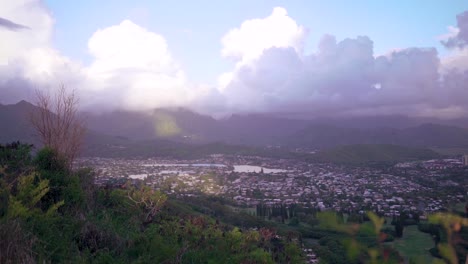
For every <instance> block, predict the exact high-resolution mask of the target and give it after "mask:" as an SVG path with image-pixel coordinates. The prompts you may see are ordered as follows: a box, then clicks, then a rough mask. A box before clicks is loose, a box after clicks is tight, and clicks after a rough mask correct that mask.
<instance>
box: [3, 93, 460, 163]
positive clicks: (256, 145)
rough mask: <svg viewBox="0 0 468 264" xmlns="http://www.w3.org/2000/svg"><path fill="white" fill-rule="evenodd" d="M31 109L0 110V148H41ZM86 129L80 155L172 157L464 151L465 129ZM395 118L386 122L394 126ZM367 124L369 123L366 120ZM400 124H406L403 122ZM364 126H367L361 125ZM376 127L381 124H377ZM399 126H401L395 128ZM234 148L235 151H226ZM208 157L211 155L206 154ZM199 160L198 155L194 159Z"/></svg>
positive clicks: (250, 121) (177, 119) (237, 120)
mask: <svg viewBox="0 0 468 264" xmlns="http://www.w3.org/2000/svg"><path fill="white" fill-rule="evenodd" d="M33 111H37V109H36V106H34V105H32V104H30V103H28V102H26V101H21V102H19V103H17V104H14V105H0V124H4V125H2V130H1V131H0V143H6V142H12V141H16V140H20V141H24V142H31V143H34V144H35V145H37V146H40V143H39V141H38V139H37V137H35V135H34V131H33V129H32V127H31V125H30V124H29V120H28V119H29V114H30V113H31V112H33ZM84 116H85V118H86V122H87V125H88V127H89V129H88V132H87V134H86V138H85V147H84V149H83V153H84V154H85V155H93V156H96V155H104V156H109V155H110V156H118V155H120V154H119V153H121V152H122V151H126V152H127V155H130V153H131V155H148V154H154V155H171V156H174V157H176V156H178V154H180V153H181V152H185V153H188V152H192V153H193V152H195V153H199V154H201V153H208V152H212V153H225V152H226V153H239V152H245V151H247V152H248V153H252V150H254V152H255V151H257V150H256V149H264V148H265V147H268V146H281V147H282V149H283V151H284V150H287V149H294V148H305V149H328V148H334V147H338V146H343V145H356V144H392V145H401V146H407V147H419V148H437V149H442V150H443V149H446V148H451V149H453V148H467V147H468V129H466V128H462V127H456V126H449V125H442V124H434V123H425V124H420V125H417V126H411V127H399V128H396V127H380V126H378V127H376V126H370V125H369V124H367V123H366V122H365V121H363V120H367V119H363V118H361V119H359V123H360V124H362V126H356V125H357V124H353V123H352V122H351V120H347V121H346V122H345V121H344V120H342V119H340V121H342V123H340V124H337V123H335V121H336V122H337V120H329V121H328V122H325V121H324V120H322V121H320V122H321V123H317V122H316V121H310V120H292V119H287V118H278V117H272V116H265V115H233V116H231V117H229V118H226V119H221V120H217V119H214V118H212V117H210V116H206V115H201V114H197V113H194V112H192V111H189V110H187V109H181V108H178V109H156V110H154V111H152V112H147V113H143V112H128V111H119V112H111V113H105V114H101V115H95V114H89V113H88V114H84ZM397 119H398V118H396V117H395V118H393V119H389V120H390V121H392V122H393V123H394V124H397V123H398V122H397ZM369 120H371V119H369ZM402 123H405V124H409V123H410V121H408V119H407V118H406V119H405V118H404V119H402ZM366 124H367V125H366ZM379 124H380V122H379ZM400 125H401V124H400ZM230 145H234V146H230ZM209 154H210V153H209ZM197 155H198V154H197Z"/></svg>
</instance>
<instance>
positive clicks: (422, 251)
mask: <svg viewBox="0 0 468 264" xmlns="http://www.w3.org/2000/svg"><path fill="white" fill-rule="evenodd" d="M393 247H394V248H395V249H396V250H398V252H400V254H401V255H402V256H404V257H406V258H408V259H413V260H418V261H420V262H421V263H430V262H431V261H432V259H433V257H432V256H431V255H430V253H429V250H430V249H431V248H432V247H434V242H433V241H432V237H431V236H430V235H428V234H425V233H422V232H420V231H419V230H418V227H417V226H414V225H413V226H407V227H405V229H404V232H403V237H402V238H401V239H396V240H395V241H394V242H393Z"/></svg>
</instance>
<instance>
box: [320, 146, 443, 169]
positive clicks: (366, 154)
mask: <svg viewBox="0 0 468 264" xmlns="http://www.w3.org/2000/svg"><path fill="white" fill-rule="evenodd" d="M439 157H440V155H439V154H437V153H436V152H434V151H432V150H430V149H423V148H412V147H404V146H398V145H387V144H359V145H347V146H340V147H336V148H333V149H329V150H323V151H320V152H318V153H317V154H316V155H315V156H314V157H313V159H314V160H316V161H320V162H333V163H339V164H349V165H364V164H367V165H368V164H369V163H370V164H372V163H374V164H392V163H396V162H401V161H411V160H425V159H426V160H427V159H433V158H439Z"/></svg>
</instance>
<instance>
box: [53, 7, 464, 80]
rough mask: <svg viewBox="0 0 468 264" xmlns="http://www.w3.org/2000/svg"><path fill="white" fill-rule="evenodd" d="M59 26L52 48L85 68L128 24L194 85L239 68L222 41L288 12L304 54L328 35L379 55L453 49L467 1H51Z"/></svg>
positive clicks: (443, 52)
mask: <svg viewBox="0 0 468 264" xmlns="http://www.w3.org/2000/svg"><path fill="white" fill-rule="evenodd" d="M46 5H47V7H48V8H49V10H50V11H51V12H52V15H53V18H54V19H55V32H54V45H55V47H56V48H57V49H58V50H60V51H61V52H62V53H63V54H65V55H67V56H69V57H71V58H73V59H75V60H79V61H82V62H84V63H89V61H90V60H91V58H90V56H89V54H88V51H87V42H88V39H89V38H90V37H91V35H92V34H93V33H94V32H95V31H96V30H97V29H99V28H101V29H102V28H105V27H108V26H111V25H115V24H119V23H120V22H121V21H122V20H124V19H130V20H132V21H133V22H135V23H136V24H138V25H140V26H142V27H145V28H147V29H148V30H150V31H153V32H155V33H158V34H161V35H162V36H164V38H166V40H167V42H168V46H169V49H170V51H171V53H172V56H173V57H174V58H175V60H176V61H177V62H179V63H180V64H181V65H182V67H183V68H184V70H185V71H186V73H187V75H188V76H189V78H190V79H191V80H193V81H197V82H204V83H214V82H215V80H216V77H217V76H218V75H219V74H220V73H222V72H225V71H228V70H229V69H231V68H232V66H233V63H232V62H231V61H229V60H226V59H224V58H222V57H221V56H220V50H221V49H222V45H221V42H220V40H221V38H222V37H223V36H224V35H225V34H226V33H227V32H228V31H229V30H230V29H232V28H235V27H238V26H239V25H240V24H241V23H242V22H243V21H245V20H247V19H252V18H263V17H266V16H268V15H269V14H271V12H272V9H273V8H274V7H276V6H281V7H284V8H285V9H286V10H287V11H288V15H289V16H290V17H291V18H292V19H294V20H295V21H296V22H297V23H298V24H299V25H302V26H304V27H306V28H307V29H308V30H309V34H308V37H307V40H306V53H310V52H313V51H315V50H316V47H317V43H318V41H319V39H320V38H321V37H322V35H324V34H332V35H335V36H336V38H337V40H338V41H340V40H342V39H344V38H349V37H351V38H354V37H356V36H360V35H361V36H362V35H365V36H368V37H369V38H370V39H371V40H372V41H373V42H374V53H375V54H383V53H386V52H388V51H389V50H391V49H402V48H407V47H436V48H437V50H438V52H439V54H440V55H442V56H443V55H445V54H447V50H446V49H445V48H444V47H443V46H442V45H441V44H440V41H439V40H438V39H437V37H438V36H440V35H442V34H445V33H447V27H448V26H450V25H452V26H454V25H456V15H457V14H459V13H461V12H463V11H465V10H468V1H465V0H451V1H442V0H439V1H436V0H425V1H403V0H400V1H364V0H356V1H343V0H342V1H336V0H334V1H333V0H332V1H243V0H240V1H206V0H202V1H142V0H139V1H110V0H104V1H93V0H82V1H61V0H46Z"/></svg>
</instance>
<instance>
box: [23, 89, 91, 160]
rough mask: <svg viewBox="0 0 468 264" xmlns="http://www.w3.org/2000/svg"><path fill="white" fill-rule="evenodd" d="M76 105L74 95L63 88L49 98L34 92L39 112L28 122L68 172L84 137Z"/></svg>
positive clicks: (84, 131) (83, 129) (48, 94)
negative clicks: (59, 158) (66, 166)
mask: <svg viewBox="0 0 468 264" xmlns="http://www.w3.org/2000/svg"><path fill="white" fill-rule="evenodd" d="M78 103H79V102H78V97H77V96H76V94H75V92H74V91H71V92H69V91H67V89H66V88H65V86H64V85H63V84H62V85H60V87H59V89H58V90H57V91H56V93H55V94H54V95H53V96H52V95H51V94H50V93H46V92H42V91H36V101H35V104H36V106H38V108H39V110H38V111H37V112H34V113H31V118H30V121H31V124H32V125H33V127H34V128H35V129H36V132H37V135H38V136H39V138H40V140H41V142H42V144H43V145H44V146H46V147H49V148H51V149H53V150H55V151H56V152H57V153H58V154H59V155H61V156H62V157H63V158H64V159H65V160H66V162H67V164H68V166H70V168H71V166H72V163H73V160H74V159H75V158H76V156H77V155H78V153H79V150H80V148H81V146H82V144H83V138H84V135H85V133H86V126H85V123H84V121H83V120H82V119H80V117H79V116H78V113H77V109H78Z"/></svg>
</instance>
